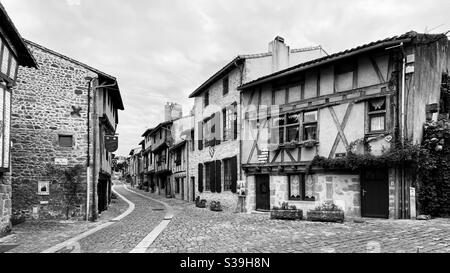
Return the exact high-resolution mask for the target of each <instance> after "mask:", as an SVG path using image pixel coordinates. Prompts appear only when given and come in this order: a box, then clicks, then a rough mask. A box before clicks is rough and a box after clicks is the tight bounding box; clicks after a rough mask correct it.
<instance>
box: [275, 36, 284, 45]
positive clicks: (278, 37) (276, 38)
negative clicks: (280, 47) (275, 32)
mask: <svg viewBox="0 0 450 273" xmlns="http://www.w3.org/2000/svg"><path fill="white" fill-rule="evenodd" d="M275 41H278V42H280V43H283V44H284V38H283V37H281V36H277V37H275Z"/></svg>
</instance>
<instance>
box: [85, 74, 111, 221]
mask: <svg viewBox="0 0 450 273" xmlns="http://www.w3.org/2000/svg"><path fill="white" fill-rule="evenodd" d="M85 79H86V80H87V81H88V118H87V125H88V128H87V130H88V141H87V142H88V152H87V160H88V161H87V168H86V175H87V179H86V181H87V187H86V193H87V197H86V221H88V220H89V193H90V188H89V184H90V183H91V181H90V180H89V179H90V178H91V173H90V160H91V155H90V150H89V146H90V143H91V139H90V138H91V137H90V131H91V130H90V128H91V123H90V118H89V116H90V113H91V107H90V105H91V93H92V97H93V106H94V107H93V111H92V112H93V113H92V121H93V124H92V125H93V141H92V144H93V145H92V157H93V159H94V160H93V161H92V165H93V166H92V168H93V172H92V181H93V183H92V185H93V187H92V220H95V218H96V213H95V186H94V185H95V168H96V165H97V164H96V151H95V149H96V146H97V137H96V134H97V123H98V116H97V92H96V91H97V89H99V88H107V87H113V86H115V85H116V84H117V82H116V81H114V83H113V84H109V85H100V86H94V87H92V82H93V81H94V80H95V79H97V78H94V77H90V76H87V77H86V78H85ZM91 91H92V92H91Z"/></svg>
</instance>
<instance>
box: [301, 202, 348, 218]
mask: <svg viewBox="0 0 450 273" xmlns="http://www.w3.org/2000/svg"><path fill="white" fill-rule="evenodd" d="M307 219H308V221H313V222H339V223H343V222H344V211H343V210H342V209H341V208H339V207H338V206H336V205H335V204H333V203H325V204H323V205H320V206H318V207H317V208H315V209H314V210H310V211H308V212H307Z"/></svg>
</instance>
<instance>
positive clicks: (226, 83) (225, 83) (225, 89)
mask: <svg viewBox="0 0 450 273" xmlns="http://www.w3.org/2000/svg"><path fill="white" fill-rule="evenodd" d="M228 83H229V79H228V76H226V77H225V78H224V79H223V80H222V87H223V95H224V96H225V95H226V94H228Z"/></svg>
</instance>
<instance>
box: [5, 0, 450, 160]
mask: <svg viewBox="0 0 450 273" xmlns="http://www.w3.org/2000/svg"><path fill="white" fill-rule="evenodd" d="M1 2H2V3H3V5H4V6H5V8H6V10H7V11H8V13H9V15H10V17H11V18H12V20H13V21H14V23H15V25H16V27H17V28H18V29H19V31H20V33H21V34H22V36H23V37H24V38H27V39H29V40H32V41H34V42H36V43H38V44H41V45H43V46H46V47H49V48H50V49H53V50H55V51H58V52H60V53H63V54H65V55H68V56H70V57H72V58H74V59H77V60H79V61H82V62H85V63H87V64H89V65H91V66H93V67H95V68H98V69H100V70H102V71H104V72H106V73H109V74H111V75H114V76H116V77H117V78H118V81H119V86H120V88H121V92H122V98H123V101H124V105H125V111H124V112H121V113H119V117H120V124H119V130H118V133H119V135H120V137H119V139H120V145H119V146H120V147H119V151H118V152H117V153H118V154H122V155H127V154H128V153H129V151H130V149H131V148H133V147H136V146H138V145H137V144H138V143H139V142H140V136H141V134H142V133H143V132H144V131H145V129H146V128H148V127H152V126H155V125H156V124H158V123H159V122H160V121H161V120H162V119H163V107H164V103H165V102H167V101H173V102H178V103H180V104H182V105H183V111H184V113H188V112H189V110H190V109H191V108H192V104H193V102H192V101H191V100H190V99H188V98H187V97H188V95H189V94H190V93H191V92H192V91H193V90H195V88H196V87H198V86H199V85H200V84H202V83H203V82H204V81H205V80H207V79H208V77H210V76H211V75H212V74H214V73H215V72H216V71H217V70H219V69H220V68H221V67H223V66H224V65H225V64H226V63H228V62H229V61H230V60H231V59H232V58H234V57H235V56H236V55H238V54H248V53H261V52H267V46H268V42H269V41H270V40H272V39H273V38H274V37H275V36H277V35H280V36H282V37H284V38H285V40H286V43H287V44H288V45H290V46H291V47H292V48H297V47H305V46H310V45H322V46H323V48H324V49H325V50H326V51H327V52H328V53H334V52H337V51H341V50H344V49H347V48H350V47H354V46H357V45H360V44H363V43H367V42H371V41H375V40H378V39H383V38H386V37H390V36H394V35H397V34H402V33H405V32H407V31H409V30H416V31H418V32H430V33H437V32H439V33H442V32H446V31H448V30H450V19H449V17H448V12H449V11H450V1H449V0H428V1H413V0H405V1H400V0H398V1H394V0H389V1H386V0H369V1H362V0H355V1H350V0H348V1H347V0H341V1H320V0H307V1H305V0H302V1H298V0H273V1H269V0H267V1H265V0H245V1H243V0H189V1H187V0H39V1H37V0H1Z"/></svg>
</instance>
